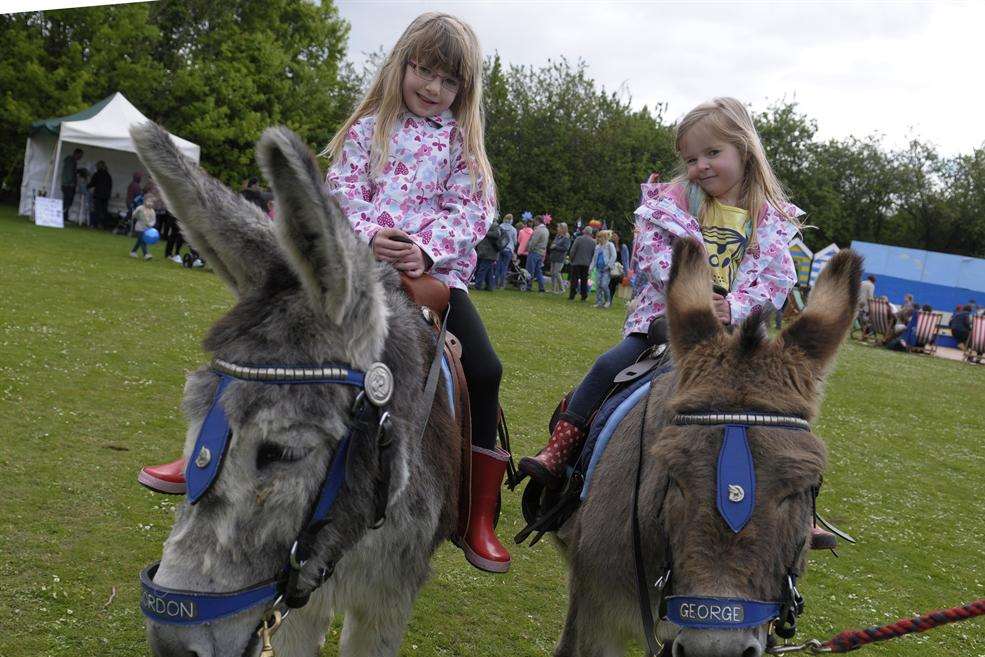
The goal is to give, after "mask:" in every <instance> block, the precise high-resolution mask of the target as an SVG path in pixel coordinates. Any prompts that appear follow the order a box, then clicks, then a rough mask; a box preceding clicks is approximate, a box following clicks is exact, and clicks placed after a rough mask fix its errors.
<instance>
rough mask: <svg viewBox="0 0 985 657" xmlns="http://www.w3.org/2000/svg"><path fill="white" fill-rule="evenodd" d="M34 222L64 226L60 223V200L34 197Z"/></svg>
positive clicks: (39, 224) (54, 226)
mask: <svg viewBox="0 0 985 657" xmlns="http://www.w3.org/2000/svg"><path fill="white" fill-rule="evenodd" d="M34 223H35V225H37V226H50V227H51V228H64V227H65V226H64V224H63V223H62V200H61V199H60V198H47V197H45V196H39V197H37V198H36V199H34Z"/></svg>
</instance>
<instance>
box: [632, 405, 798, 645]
mask: <svg viewBox="0 0 985 657" xmlns="http://www.w3.org/2000/svg"><path fill="white" fill-rule="evenodd" d="M647 406H649V403H648V402H644V406H643V412H642V414H641V420H640V435H639V455H638V460H637V464H636V485H635V487H634V489H633V505H632V534H633V556H634V562H635V567H636V587H637V594H638V596H639V604H640V616H641V620H642V623H643V636H644V638H645V640H646V644H647V654H648V656H649V657H657V655H666V654H669V652H668V650H667V646H661V645H659V643H658V641H657V639H656V636H655V634H654V617H653V607H654V605H653V604H651V600H650V586H649V583H648V579H647V576H646V568H645V565H644V561H643V545H642V538H641V532H640V523H639V492H640V483H641V478H642V471H643V460H644V444H645V440H644V433H645V431H646V411H647ZM673 424H674V425H677V426H690V425H705V426H722V427H723V440H722V447H721V449H720V451H719V455H718V473H717V482H716V488H717V490H716V500H717V505H718V511H719V514H720V515H721V516H722V518H723V519H724V520H725V522H726V524H728V526H729V528H730V529H731V530H732V531H733V532H734V533H738V532H740V531H741V530H742V528H743V527H745V525H746V523H747V522H748V521H749V519H750V518H751V517H752V513H753V510H754V508H755V491H756V481H755V469H754V464H753V459H752V454H751V452H750V451H749V445H748V441H747V437H746V431H747V429H748V427H750V426H767V427H783V428H787V429H793V430H797V431H810V424H809V423H808V422H807V421H806V420H804V419H803V418H799V417H794V416H789V415H777V414H772V413H755V412H747V413H684V414H679V415H677V416H675V417H674V420H673ZM667 485H668V486H669V482H668V484H667ZM665 490H666V489H665ZM672 566H673V559H672V556H671V553H670V547H669V545H668V547H667V549H666V552H665V554H664V565H663V568H662V571H663V572H662V574H661V576H660V578H659V579H657V581H656V582H655V583H654V588H655V589H656V592H657V601H656V608H657V612H658V614H659V617H660V618H661V619H662V620H667V621H669V622H671V623H673V624H675V625H677V626H679V627H682V628H694V629H742V628H750V627H759V626H761V625H765V624H766V623H772V626H771V629H772V631H773V632H775V633H776V634H777V635H778V636H780V637H782V638H784V639H789V638H792V637H793V636H794V634H795V633H796V630H797V616H799V615H800V614H801V613H802V612H803V609H804V599H803V597H801V595H800V592H799V591H798V590H797V573H795V572H794V571H793V569H790V570H788V572H787V575H786V582H785V585H786V586H785V587H784V592H783V595H782V597H781V599H779V600H775V601H762V600H747V599H744V598H717V597H707V596H680V595H668V593H669V592H670V584H671V576H672V572H673V568H672Z"/></svg>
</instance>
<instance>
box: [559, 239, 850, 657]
mask: <svg viewBox="0 0 985 657" xmlns="http://www.w3.org/2000/svg"><path fill="white" fill-rule="evenodd" d="M860 272H861V258H860V257H859V256H857V255H855V254H854V253H852V252H850V251H842V252H841V253H840V254H838V255H837V256H836V257H835V258H834V259H833V260H832V261H831V262H830V264H829V265H828V266H827V268H826V269H825V270H824V272H823V274H822V275H821V277H820V278H819V280H818V283H817V285H816V287H815V289H814V291H813V292H812V294H811V297H810V303H809V304H808V306H807V308H806V310H805V312H804V313H803V314H802V315H801V316H800V317H799V319H797V321H795V322H794V323H793V324H791V325H790V326H789V327H787V328H786V329H785V330H784V331H783V332H782V333H781V334H780V335H779V336H778V337H777V338H776V339H774V340H772V341H771V340H770V339H769V338H768V337H767V335H766V333H765V329H764V328H763V324H762V322H761V321H760V319H759V318H758V317H752V318H750V319H748V320H747V321H746V322H745V323H744V324H743V325H742V326H741V327H739V328H737V329H736V330H734V331H728V330H726V329H725V328H723V327H722V325H721V324H720V323H719V322H718V321H717V320H716V319H715V315H714V313H713V310H712V306H711V301H710V300H711V294H710V292H711V285H710V280H711V279H710V272H709V270H708V267H707V264H706V262H705V255H704V249H703V248H702V246H701V245H700V244H698V243H696V242H692V241H681V242H679V243H678V244H676V245H675V250H674V261H673V266H672V273H671V277H670V282H669V287H668V310H667V319H668V328H669V339H670V350H671V354H672V357H673V361H674V364H675V367H674V369H673V370H672V371H671V372H670V373H669V374H667V375H665V376H664V377H662V378H660V379H657V380H656V381H655V382H654V383H653V385H652V388H651V391H650V395H649V398H648V400H647V402H646V403H647V407H646V409H645V415H644V413H643V409H642V406H643V405H642V404H641V405H638V406H637V408H636V409H635V411H633V412H631V413H630V414H629V415H627V417H626V418H625V419H624V420H623V422H622V423H621V424H620V426H619V427H618V429H617V430H616V433H615V434H614V435H613V436H612V438H611V440H610V442H609V444H608V447H607V448H606V451H605V453H604V455H603V456H602V458H601V460H600V462H599V465H598V467H597V469H596V470H595V473H594V475H593V478H592V482H591V487H590V490H589V493H588V496H587V498H586V499H585V501H584V503H583V504H582V505H581V507H580V508H579V510H578V511H577V512H576V513H575V514H574V515H573V516H572V517H571V518H570V519H569V520H568V522H567V523H566V524H565V525H563V526H562V527H561V529H560V531H559V532H558V534H557V536H556V539H557V543H558V545H559V546H560V549H561V551H562V553H563V554H564V555H565V557H566V559H567V563H568V569H569V582H568V585H569V606H568V614H567V619H566V621H565V626H564V630H563V633H562V635H561V638H560V640H559V642H558V645H557V647H556V650H555V652H554V654H555V657H614V656H616V655H623V654H625V650H626V646H627V645H628V644H629V643H631V642H634V641H641V640H642V637H643V624H642V621H641V617H642V614H641V609H640V603H639V598H638V597H637V583H636V582H637V580H636V575H635V573H636V571H635V561H634V557H633V555H634V542H633V539H632V531H631V522H630V519H631V515H632V504H633V500H634V486H636V482H637V465H638V464H639V463H640V460H641V458H642V466H641V471H640V479H639V494H638V509H639V511H638V516H639V527H640V537H641V541H640V545H641V549H642V554H643V560H642V561H643V563H644V566H645V568H644V570H645V572H646V574H647V575H648V580H647V586H648V587H649V589H650V591H649V593H650V601H651V603H650V604H651V609H652V613H653V616H654V618H657V619H659V618H660V616H659V610H658V609H657V607H656V605H657V600H658V599H659V595H658V594H659V591H658V590H657V588H656V586H655V584H654V583H655V582H656V581H657V580H658V578H659V577H661V576H663V575H665V574H666V573H667V571H668V570H669V571H670V584H669V586H668V591H665V593H668V592H672V594H673V595H675V596H708V597H715V598H731V599H743V600H762V601H776V600H778V599H782V598H783V597H784V596H785V595H787V594H789V593H791V591H790V590H789V589H791V588H794V587H793V586H792V585H791V582H790V581H788V580H787V575H788V574H791V573H793V574H794V575H797V574H801V573H803V570H804V567H805V561H806V553H807V552H806V551H807V549H808V544H809V534H810V523H811V521H812V517H813V516H812V514H813V501H814V497H815V495H816V494H817V491H818V488H819V486H820V483H821V476H822V473H823V471H824V469H825V464H826V450H825V447H824V444H823V442H822V441H821V440H820V439H819V438H817V437H816V436H815V435H814V434H812V433H811V432H810V431H809V430H794V429H792V428H789V427H767V426H749V427H748V444H749V449H750V451H751V454H752V456H753V457H754V463H755V489H754V499H755V506H754V507H753V510H752V513H751V516H750V517H749V520H748V524H746V525H745V526H744V527H743V528H742V529H741V531H739V532H738V533H735V532H734V531H733V530H732V529H730V528H729V526H728V525H727V524H726V522H725V521H724V520H723V517H722V516H720V515H719V512H718V510H717V508H716V458H717V456H718V453H719V448H720V447H721V446H722V442H723V427H722V426H721V424H722V423H718V426H707V425H684V424H679V423H676V422H675V416H678V415H679V414H685V413H691V414H694V413H699V412H707V411H711V412H721V413H725V412H735V413H744V412H751V411H758V412H761V413H769V414H777V415H782V416H795V417H798V418H802V419H804V420H807V421H811V420H813V419H814V418H815V416H816V415H817V411H818V405H819V402H820V397H821V387H822V384H823V381H824V377H825V374H826V372H827V370H828V368H829V366H830V364H831V362H832V360H833V358H834V356H835V354H836V351H837V349H838V346H839V345H840V343H841V341H842V340H843V339H844V336H845V334H846V333H847V331H848V330H849V327H850V325H851V322H852V318H853V313H854V308H855V303H856V299H857V296H858V288H859V277H860ZM642 423H645V425H646V426H641V424H642ZM806 427H807V425H806V423H801V428H806ZM641 441H642V445H641ZM641 454H642V456H641ZM730 493H731V491H730ZM729 499H730V500H731V499H732V498H731V494H730V497H729ZM733 501H734V500H733ZM692 611H693V608H692ZM657 622H658V626H657V629H656V634H657V636H658V638H659V639H660V640H661V641H663V642H664V645H663V648H662V652H661V655H673V657H726V656H728V657H732V656H734V657H758V656H759V655H762V654H763V652H764V651H765V650H767V649H768V648H769V646H770V645H771V644H772V643H773V642H775V637H773V635H771V634H770V631H769V629H770V627H771V626H770V624H769V623H768V622H764V623H763V624H762V625H758V626H753V627H747V628H743V629H732V628H729V629H720V628H707V627H706V628H701V629H698V628H694V627H690V626H686V625H685V627H684V628H683V629H682V628H681V627H679V626H678V625H675V624H671V623H670V622H668V621H667V620H663V621H657ZM774 629H775V627H774Z"/></svg>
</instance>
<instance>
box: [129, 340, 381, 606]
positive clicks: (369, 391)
mask: <svg viewBox="0 0 985 657" xmlns="http://www.w3.org/2000/svg"><path fill="white" fill-rule="evenodd" d="M212 370H213V371H214V372H215V373H216V374H218V375H219V383H218V385H217V386H216V390H215V394H214V395H213V398H212V405H211V406H210V407H209V411H208V413H207V414H206V416H205V420H204V421H203V422H202V427H201V429H200V430H199V434H198V438H197V440H196V441H195V447H194V448H193V450H192V453H191V458H189V460H188V465H187V467H186V470H185V478H186V480H187V481H188V492H187V499H188V503H189V504H195V503H197V502H198V501H199V500H200V499H201V498H202V496H203V495H205V493H207V492H208V491H209V490H210V489H211V488H212V486H213V484H214V483H215V479H216V477H217V476H218V474H219V471H220V469H221V467H222V462H223V459H224V458H225V454H226V450H227V448H228V446H229V438H230V436H231V435H232V432H231V430H230V425H229V418H228V416H227V415H226V412H225V409H224V408H223V406H222V395H223V392H224V391H225V389H226V387H227V386H228V385H229V383H230V382H232V381H233V380H234V379H237V380H240V381H250V382H256V383H264V384H273V385H289V384H335V385H348V386H353V387H356V388H358V389H359V394H358V395H357V397H356V401H355V403H354V404H353V407H352V412H351V416H350V422H349V430H348V432H347V433H346V435H345V437H344V438H343V439H342V440H341V441H340V442H339V446H338V448H337V449H336V451H335V454H334V456H333V457H332V460H331V463H330V464H329V467H328V471H327V472H326V474H325V479H324V480H323V482H322V485H321V489H320V490H319V493H318V497H317V498H316V500H315V502H314V504H313V505H312V509H311V512H310V515H309V517H308V520H307V522H306V523H305V525H304V527H303V528H302V530H301V533H300V534H299V536H298V538H297V539H296V540H295V541H294V544H293V546H292V547H291V553H290V557H289V559H288V561H287V565H286V566H285V567H284V568H283V569H282V570H281V572H280V573H278V575H277V576H275V577H272V578H270V579H267V580H264V581H262V582H259V583H256V584H253V585H251V586H249V587H246V588H244V589H240V590H238V591H230V592H227V593H207V592H202V591H185V590H180V589H172V588H168V587H164V586H160V585H157V584H155V583H154V575H155V574H156V573H157V569H158V567H159V566H160V562H156V563H153V564H151V565H150V566H148V567H147V568H145V569H144V570H143V571H142V572H141V573H140V585H141V588H142V592H141V596H140V609H141V611H142V612H143V614H144V615H145V616H147V617H148V618H149V619H151V620H153V621H156V622H158V623H165V624H169V625H199V624H202V623H209V622H212V621H215V620H219V619H221V618H225V617H227V616H232V615H234V614H238V613H240V612H243V611H246V610H247V609H252V608H253V607H256V606H258V605H261V604H267V605H268V606H269V607H276V606H277V605H279V604H281V603H283V604H284V605H285V606H286V607H288V608H294V607H300V606H302V605H304V603H306V602H307V600H308V597H309V596H310V595H311V591H307V592H302V591H300V590H299V578H300V573H301V569H302V568H303V567H304V564H305V561H306V560H307V558H308V551H309V549H310V546H311V543H312V541H313V540H314V536H315V534H317V532H318V530H319V529H320V528H321V527H322V526H323V525H324V523H325V521H326V519H327V518H328V514H329V512H330V511H331V509H332V505H333V504H334V503H335V500H336V498H337V497H338V494H339V491H340V490H341V488H342V483H343V482H344V481H345V464H346V459H347V455H348V453H349V447H350V445H351V444H352V443H353V441H354V440H358V439H361V438H363V439H373V440H376V441H377V442H378V444H379V448H380V454H381V457H382V454H383V452H384V451H385V450H386V448H387V447H388V446H389V444H390V442H389V438H388V437H387V430H388V426H389V413H388V411H387V408H388V404H389V402H390V399H391V398H392V395H393V375H392V374H391V373H390V369H389V368H388V367H387V366H386V365H384V364H383V363H373V364H372V365H370V367H369V368H367V370H366V372H361V371H358V370H353V369H351V368H348V367H344V366H322V367H247V366H242V365H235V364H233V363H228V362H226V361H223V360H220V359H215V360H214V361H213V362H212ZM363 433H365V434H366V435H362V434H363ZM384 470H385V472H386V477H385V479H386V481H385V482H382V485H383V486H385V487H386V488H388V487H389V467H387V468H385V469H384ZM378 485H381V482H378ZM385 493H386V491H383V494H384V496H383V502H382V507H381V506H380V505H379V504H378V505H377V509H376V512H377V518H376V524H375V525H374V526H379V524H380V523H382V521H383V518H384V517H385V513H386V506H385V505H386V495H385ZM329 575H331V571H330V570H327V571H326V570H323V571H322V572H321V573H320V578H319V581H320V582H324V580H325V579H326V578H327V577H328V576H329Z"/></svg>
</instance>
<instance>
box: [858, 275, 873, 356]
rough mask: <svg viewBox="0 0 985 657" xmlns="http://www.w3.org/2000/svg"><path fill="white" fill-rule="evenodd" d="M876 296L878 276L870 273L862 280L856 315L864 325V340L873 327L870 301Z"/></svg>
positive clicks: (860, 324)
mask: <svg viewBox="0 0 985 657" xmlns="http://www.w3.org/2000/svg"><path fill="white" fill-rule="evenodd" d="M875 297H876V277H875V276H873V275H872V274H869V275H868V276H866V277H865V280H864V281H862V284H861V285H860V286H859V288H858V306H857V311H856V316H857V317H858V323H859V326H861V327H862V339H863V340H864V339H865V338H866V336H868V335H869V331H870V329H871V327H870V326H869V301H871V300H872V299H875Z"/></svg>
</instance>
